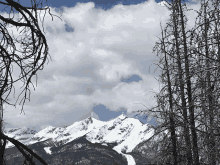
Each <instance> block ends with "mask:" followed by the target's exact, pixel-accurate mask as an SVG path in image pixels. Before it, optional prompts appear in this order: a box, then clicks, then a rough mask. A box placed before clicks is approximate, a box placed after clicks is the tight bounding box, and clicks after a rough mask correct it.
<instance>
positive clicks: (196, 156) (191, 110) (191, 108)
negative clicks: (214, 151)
mask: <svg viewBox="0 0 220 165" xmlns="http://www.w3.org/2000/svg"><path fill="white" fill-rule="evenodd" d="M179 8H180V15H181V23H182V33H183V42H184V57H185V62H184V64H185V73H186V84H187V94H188V103H189V114H190V126H191V127H190V128H191V132H192V142H193V143H192V147H193V160H194V164H195V165H199V153H198V144H197V134H196V128H195V116H194V103H193V100H192V89H191V80H190V73H189V70H190V68H189V65H190V64H189V60H188V54H187V43H186V34H185V26H184V15H183V11H182V4H181V0H179Z"/></svg>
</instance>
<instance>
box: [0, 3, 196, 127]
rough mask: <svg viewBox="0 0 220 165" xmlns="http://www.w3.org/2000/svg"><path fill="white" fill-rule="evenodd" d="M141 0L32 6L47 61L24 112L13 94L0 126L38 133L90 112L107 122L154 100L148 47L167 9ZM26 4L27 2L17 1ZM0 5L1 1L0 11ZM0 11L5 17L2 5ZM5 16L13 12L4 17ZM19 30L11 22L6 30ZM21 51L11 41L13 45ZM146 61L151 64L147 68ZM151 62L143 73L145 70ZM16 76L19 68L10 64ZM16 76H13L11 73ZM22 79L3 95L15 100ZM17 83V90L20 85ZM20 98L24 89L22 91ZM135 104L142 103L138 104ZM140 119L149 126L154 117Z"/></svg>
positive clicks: (191, 20) (155, 87) (155, 86)
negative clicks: (45, 45)
mask: <svg viewBox="0 0 220 165" xmlns="http://www.w3.org/2000/svg"><path fill="white" fill-rule="evenodd" d="M158 2H160V1H158V0H157V1H154V0H148V1H138V0H135V2H132V1H130V0H127V1H124V0H123V1H116V0H95V1H91V2H89V1H78V2H77V1H74V0H71V1H70V0H61V1H60V0H59V1H58V0H48V4H47V3H44V4H43V7H45V6H49V7H50V9H51V13H52V14H54V15H57V16H59V17H60V18H61V19H62V20H61V19H60V18H58V17H56V16H53V20H52V17H51V16H50V15H49V13H48V11H47V12H46V15H45V18H44V22H43V17H44V14H45V12H41V13H40V12H39V17H40V18H41V19H40V21H39V22H42V23H43V25H42V23H39V26H40V27H41V29H42V31H43V27H44V31H45V33H44V35H45V36H46V39H47V43H48V46H49V53H50V55H51V58H52V60H50V58H49V62H48V60H47V62H46V63H45V66H44V70H42V71H39V72H38V73H37V75H38V81H37V87H36V82H35V80H36V78H35V77H34V78H33V80H32V82H33V84H34V85H35V89H36V90H34V89H33V87H32V86H31V98H30V102H29V101H28V100H27V101H26V103H25V106H24V113H23V112H22V113H20V112H21V105H22V104H21V105H19V102H20V100H21V99H20V100H19V101H18V102H17V106H16V108H15V107H13V106H5V110H4V120H5V122H6V123H7V124H6V126H5V127H6V128H21V127H28V128H31V129H35V130H37V131H39V130H41V129H43V128H45V127H47V126H49V125H52V126H55V127H58V126H65V125H71V124H73V123H74V122H76V121H79V120H82V119H85V118H87V117H89V116H92V117H94V118H97V119H99V120H102V121H108V120H110V119H112V118H115V117H117V116H118V115H120V114H122V113H124V114H127V115H128V116H129V117H134V114H132V112H135V111H137V110H139V109H142V110H143V109H146V108H145V107H144V106H143V105H142V104H144V105H145V106H147V107H151V106H154V105H155V100H154V98H153V95H154V93H155V92H158V90H159V84H158V82H157V80H156V79H157V78H158V77H157V76H158V75H159V71H157V72H156V73H154V69H155V68H156V66H155V65H154V64H153V62H152V61H155V60H157V57H156V54H153V53H152V48H153V47H154V45H155V42H156V41H158V39H157V37H161V36H160V33H161V31H160V30H161V29H160V22H162V26H163V27H165V23H166V22H167V21H168V19H169V14H170V12H169V11H168V10H167V8H166V7H164V6H161V5H159V4H158ZM20 3H21V4H22V5H24V6H27V7H28V6H29V7H31V3H30V0H20ZM186 3H187V6H188V8H191V9H195V10H199V8H200V4H199V3H196V2H191V1H190V2H189V1H186ZM4 7H5V6H3V5H1V4H0V9H1V11H2V9H3V8H4ZM5 11H6V13H1V15H4V16H5V17H8V15H9V14H8V13H9V11H10V10H9V9H6V10H5ZM186 15H187V17H188V19H189V21H188V24H187V29H189V28H192V27H193V26H194V22H195V18H196V12H195V11H189V12H188V13H187V14H186ZM11 17H12V16H11ZM9 31H13V34H14V36H19V31H21V30H19V31H18V30H17V29H16V28H13V27H12V28H9ZM19 49H21V48H19V47H18V50H19ZM150 66H151V67H150ZM149 67H150V72H149ZM14 70H15V72H14V73H13V74H14V75H15V76H16V77H18V75H19V73H20V72H17V71H18V70H16V69H14ZM16 74H17V75H16ZM22 85H23V83H22V82H20V83H17V84H15V85H14V86H15V89H16V91H15V97H13V94H14V91H13V90H12V93H11V95H10V100H11V103H15V101H16V99H17V97H18V95H19V94H20V92H21V89H20V88H21V87H22ZM22 89H23V88H22ZM22 96H23V95H22ZM140 103H141V104H140ZM138 119H139V120H140V121H142V122H143V123H147V122H150V123H151V124H156V123H155V120H154V119H153V120H151V121H148V120H144V119H143V116H138Z"/></svg>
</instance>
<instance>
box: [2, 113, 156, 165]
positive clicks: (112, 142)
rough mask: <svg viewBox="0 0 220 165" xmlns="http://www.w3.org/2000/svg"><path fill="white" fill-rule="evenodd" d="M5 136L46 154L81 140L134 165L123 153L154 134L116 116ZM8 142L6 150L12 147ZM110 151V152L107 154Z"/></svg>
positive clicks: (133, 121)
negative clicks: (104, 147)
mask: <svg viewBox="0 0 220 165" xmlns="http://www.w3.org/2000/svg"><path fill="white" fill-rule="evenodd" d="M5 134H6V135H8V136H10V137H14V138H15V139H17V140H19V141H20V142H22V143H24V144H26V145H33V144H37V143H39V142H41V143H42V144H44V147H43V148H42V149H43V150H44V151H43V152H44V153H46V154H48V155H49V154H52V155H53V154H55V153H54V152H53V149H52V148H54V147H55V148H58V147H61V146H64V145H66V144H69V143H70V142H73V141H74V140H76V139H77V138H80V137H84V138H85V139H86V140H87V141H88V142H91V143H93V144H100V145H102V146H106V147H108V148H110V149H113V150H115V151H117V153H119V154H120V155H124V156H125V157H126V159H127V161H128V164H129V165H134V164H135V161H134V159H133V157H132V156H131V155H129V154H126V152H131V151H132V150H133V149H134V148H135V147H136V146H137V145H138V144H139V143H141V142H142V141H145V140H147V139H149V138H150V137H151V136H152V135H153V134H154V129H153V128H152V127H151V125H149V124H143V123H141V122H140V121H139V120H138V119H133V118H128V117H127V116H125V115H123V114H122V115H120V116H118V117H117V118H115V119H112V120H110V121H107V122H104V121H100V120H97V119H94V118H91V117H89V118H87V119H85V120H82V121H79V122H75V123H74V124H72V125H70V126H66V127H52V126H49V127H47V128H45V129H43V130H41V131H39V132H38V133H36V131H34V130H30V129H27V128H23V129H16V130H8V131H6V132H5ZM12 147H13V145H12V144H11V143H8V144H7V145H6V148H8V149H9V148H12ZM109 152H110V151H109Z"/></svg>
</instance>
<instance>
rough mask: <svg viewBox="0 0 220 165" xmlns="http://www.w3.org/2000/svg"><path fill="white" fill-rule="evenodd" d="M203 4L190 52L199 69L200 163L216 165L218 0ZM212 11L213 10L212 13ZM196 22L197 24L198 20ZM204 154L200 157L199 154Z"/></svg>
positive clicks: (219, 53)
mask: <svg viewBox="0 0 220 165" xmlns="http://www.w3.org/2000/svg"><path fill="white" fill-rule="evenodd" d="M209 2H210V1H205V0H204V1H202V2H201V9H200V11H199V12H198V16H197V18H196V24H195V28H194V29H193V31H192V35H194V36H195V37H194V39H192V44H191V45H196V47H193V46H192V48H191V51H193V53H194V54H195V55H196V57H197V66H198V69H196V71H195V73H196V74H195V75H196V77H197V80H198V81H197V87H196V88H197V91H199V92H197V95H195V97H194V98H195V99H194V100H195V101H196V102H198V103H197V109H198V110H199V112H200V114H199V115H198V119H197V120H198V123H199V127H198V128H196V129H197V131H198V133H199V134H200V135H199V141H200V144H202V146H201V148H200V150H201V152H200V155H201V159H202V161H203V162H205V163H208V164H218V156H217V155H218V153H219V152H218V151H217V150H218V148H217V146H218V145H219V127H218V123H219V122H218V121H219V92H220V91H219V87H218V86H219V84H220V83H219V82H220V78H219V76H220V73H219V71H220V60H219V59H220V47H219V46H220V41H219V30H218V29H219V25H220V24H219V20H220V19H219V0H216V1H213V3H209ZM211 7H214V8H212V9H211ZM198 19H199V22H197V20H198ZM202 152H203V153H202Z"/></svg>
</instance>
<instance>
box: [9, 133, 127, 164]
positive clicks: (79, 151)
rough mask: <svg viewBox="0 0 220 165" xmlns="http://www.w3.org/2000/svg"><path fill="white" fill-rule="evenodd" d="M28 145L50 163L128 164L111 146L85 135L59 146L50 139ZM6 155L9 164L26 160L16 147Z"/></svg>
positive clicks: (36, 161)
mask: <svg viewBox="0 0 220 165" xmlns="http://www.w3.org/2000/svg"><path fill="white" fill-rule="evenodd" d="M28 147H29V148H30V149H32V150H33V151H34V152H35V153H37V154H38V155H39V156H41V157H42V158H43V159H44V160H45V161H46V162H47V163H48V164H49V165H78V164H87V165H102V164H103V165H127V160H126V158H125V157H124V156H122V155H121V154H119V153H117V152H116V151H115V150H113V149H112V148H111V147H108V146H103V145H101V144H98V143H96V144H93V143H91V142H89V141H88V140H87V139H86V138H85V136H83V137H80V138H77V139H75V140H73V141H71V142H69V143H67V144H64V145H60V146H58V147H56V146H55V144H53V143H50V140H45V141H41V142H37V143H34V144H31V145H29V146H28ZM5 155H6V164H7V165H22V164H23V162H24V160H25V158H24V157H23V155H22V154H21V153H20V152H19V151H18V149H17V148H16V147H13V148H7V149H6V151H5ZM33 160H34V162H35V163H36V165H41V163H40V162H39V161H38V160H36V159H35V158H34V159H33Z"/></svg>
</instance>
